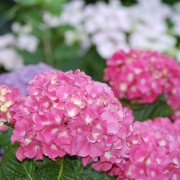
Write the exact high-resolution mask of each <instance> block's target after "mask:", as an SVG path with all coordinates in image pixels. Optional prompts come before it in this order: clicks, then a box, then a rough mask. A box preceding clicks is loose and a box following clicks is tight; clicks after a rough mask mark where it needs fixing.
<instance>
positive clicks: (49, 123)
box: [12, 70, 133, 171]
mask: <svg viewBox="0 0 180 180" xmlns="http://www.w3.org/2000/svg"><path fill="white" fill-rule="evenodd" d="M18 109H19V110H18V111H17V112H16V114H15V115H14V117H16V124H15V129H14V132H13V136H12V141H13V142H15V141H18V142H19V144H20V147H19V149H18V151H17V153H16V154H17V158H18V159H19V160H23V159H24V158H26V157H27V158H36V159H42V157H43V155H45V156H48V157H49V158H51V159H55V158H57V157H63V156H65V155H66V154H69V155H77V156H81V157H82V158H83V164H84V165H86V164H87V163H89V162H91V161H94V162H96V163H95V164H94V166H96V167H95V169H98V170H104V171H107V170H109V169H110V168H111V167H112V165H113V164H117V165H118V167H120V166H121V165H122V164H123V162H124V161H123V159H125V158H126V156H127V153H128V151H129V147H128V146H127V144H126V141H127V138H128V137H129V136H130V135H131V133H132V122H133V116H132V113H131V111H130V110H128V109H126V108H123V107H122V105H121V104H120V102H119V101H118V100H117V99H116V98H115V97H114V95H113V92H112V91H111V89H110V88H109V87H108V86H107V85H106V84H103V83H99V82H96V81H93V80H92V79H91V78H90V77H89V76H87V75H85V74H84V73H83V72H80V71H79V70H76V71H74V72H73V71H68V72H61V71H49V72H44V73H41V74H39V75H37V76H35V78H34V79H33V80H31V81H30V82H29V87H28V95H27V97H25V98H24V100H23V101H22V103H21V104H19V108H18Z"/></svg>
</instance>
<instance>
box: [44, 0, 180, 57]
mask: <svg viewBox="0 0 180 180" xmlns="http://www.w3.org/2000/svg"><path fill="white" fill-rule="evenodd" d="M175 7H176V10H174V9H173V8H172V7H170V6H168V5H166V4H164V3H162V2H161V0H150V1H147V0H138V3H137V4H135V5H133V6H130V7H125V6H123V5H122V4H121V3H120V1H118V0H111V1H110V2H109V4H107V3H105V2H97V3H96V4H88V5H85V3H84V1H83V0H74V1H71V2H69V3H68V4H66V5H65V6H64V11H63V13H62V14H61V15H60V16H59V17H57V16H53V15H51V14H49V13H48V12H46V13H44V17H43V19H44V22H45V24H46V26H48V27H57V26H60V25H63V24H70V25H72V26H74V27H75V30H71V31H68V32H66V34H65V39H66V43H67V44H72V43H74V42H75V41H80V42H81V44H82V47H83V48H84V49H88V47H90V46H91V45H95V46H96V47H97V51H98V53H99V54H100V55H101V56H102V57H103V58H109V57H110V56H111V55H112V53H114V52H115V51H116V50H118V49H124V50H128V49H129V48H139V49H150V50H157V51H161V52H166V53H169V54H171V55H177V57H178V56H180V50H179V51H178V48H176V41H177V40H176V37H175V36H176V35H180V18H179V17H180V4H179V6H178V7H179V8H178V7H177V6H175ZM167 19H171V21H172V22H173V23H174V28H173V29H172V28H171V29H172V30H170V28H169V27H168V25H167ZM178 54H179V55H178ZM179 60H180V59H179Z"/></svg>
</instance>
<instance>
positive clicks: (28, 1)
mask: <svg viewBox="0 0 180 180" xmlns="http://www.w3.org/2000/svg"><path fill="white" fill-rule="evenodd" d="M16 2H17V3H18V4H20V5H23V6H33V5H37V4H39V3H41V2H42V0H16Z"/></svg>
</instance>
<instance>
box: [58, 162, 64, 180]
mask: <svg viewBox="0 0 180 180" xmlns="http://www.w3.org/2000/svg"><path fill="white" fill-rule="evenodd" d="M63 161H64V159H61V160H60V161H59V163H58V164H59V165H60V169H59V174H58V178H57V180H60V178H61V176H62V171H63V168H64V164H63Z"/></svg>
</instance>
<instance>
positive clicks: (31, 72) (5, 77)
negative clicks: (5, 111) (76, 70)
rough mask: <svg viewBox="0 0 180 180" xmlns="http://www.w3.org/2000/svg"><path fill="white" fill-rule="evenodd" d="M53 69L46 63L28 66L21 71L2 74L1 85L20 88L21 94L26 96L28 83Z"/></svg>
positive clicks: (0, 77)
mask: <svg viewBox="0 0 180 180" xmlns="http://www.w3.org/2000/svg"><path fill="white" fill-rule="evenodd" d="M52 69H53V68H52V67H51V66H48V65H46V64H44V63H39V64H37V65H27V66H24V67H23V68H21V69H19V70H16V71H13V72H10V73H3V74H1V75H0V84H6V85H8V86H10V87H16V88H19V89H20V90H21V93H22V94H23V95H26V93H27V84H28V82H29V81H30V80H31V79H33V78H34V76H35V75H37V74H39V73H41V72H43V71H48V70H52Z"/></svg>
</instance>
